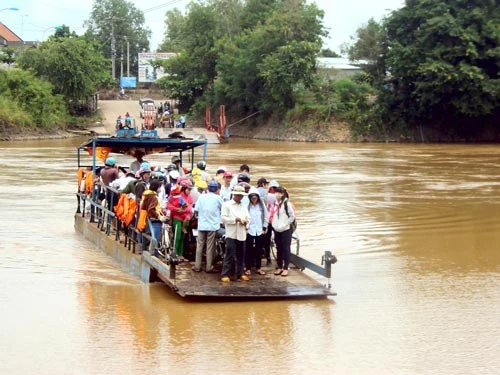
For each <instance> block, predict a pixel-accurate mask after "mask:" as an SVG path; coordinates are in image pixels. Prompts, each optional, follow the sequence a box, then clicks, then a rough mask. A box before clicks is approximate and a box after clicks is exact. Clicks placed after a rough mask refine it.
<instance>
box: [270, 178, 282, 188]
mask: <svg viewBox="0 0 500 375" xmlns="http://www.w3.org/2000/svg"><path fill="white" fill-rule="evenodd" d="M278 186H280V184H278V181H276V180H271V181H270V182H269V187H270V188H272V187H274V188H276V187H278Z"/></svg>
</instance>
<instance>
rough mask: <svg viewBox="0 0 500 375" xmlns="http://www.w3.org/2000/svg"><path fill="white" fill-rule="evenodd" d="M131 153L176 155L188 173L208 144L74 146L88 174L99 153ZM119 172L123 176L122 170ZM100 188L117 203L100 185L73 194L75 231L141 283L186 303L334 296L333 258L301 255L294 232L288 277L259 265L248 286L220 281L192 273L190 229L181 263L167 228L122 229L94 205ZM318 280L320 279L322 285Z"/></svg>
mask: <svg viewBox="0 0 500 375" xmlns="http://www.w3.org/2000/svg"><path fill="white" fill-rule="evenodd" d="M135 149H140V150H142V151H143V152H144V153H145V154H146V155H149V154H165V156H166V157H167V158H169V159H170V157H171V156H173V155H178V156H179V157H180V158H181V160H182V165H186V164H189V163H190V164H191V169H193V167H194V161H195V160H205V159H206V150H207V141H206V140H198V139H186V138H178V137H175V134H174V136H173V137H171V138H159V137H157V136H156V135H148V134H147V133H146V134H142V135H136V136H132V137H131V136H127V137H95V138H92V139H90V140H88V141H86V142H84V143H83V144H81V145H80V146H79V147H78V148H77V155H78V168H79V170H80V169H81V168H90V167H92V171H93V174H94V175H96V170H97V169H98V168H99V166H98V163H99V158H98V156H99V153H100V152H103V151H104V152H106V154H109V155H112V154H121V155H125V154H131V150H135ZM200 152H201V155H200ZM101 156H102V155H101ZM120 169H121V170H122V171H124V172H126V168H123V167H120ZM100 189H106V190H107V191H108V192H110V193H111V194H112V195H114V196H115V197H116V199H118V195H119V194H120V192H119V191H117V190H115V189H113V188H111V187H107V186H106V187H105V186H99V183H95V184H94V186H93V188H92V192H91V194H87V193H82V192H78V193H77V198H78V207H77V210H76V213H75V217H74V219H75V229H76V230H77V231H78V232H79V233H81V234H82V235H83V237H84V238H86V239H87V240H89V241H91V242H92V243H93V244H95V245H96V247H97V248H99V249H100V250H102V251H103V252H105V253H107V254H109V255H111V256H112V257H113V258H114V259H115V260H116V261H117V262H118V263H119V264H120V265H121V266H122V268H124V269H125V270H127V271H128V272H131V273H133V274H135V275H137V276H138V277H140V279H141V280H142V281H143V282H156V281H161V282H163V283H165V284H166V285H167V286H168V287H169V288H170V289H172V291H174V292H175V293H176V294H177V295H179V296H181V297H185V298H191V299H217V300H228V299H229V300H249V299H307V298H327V297H329V296H334V295H336V293H335V292H333V291H332V289H331V272H332V271H331V268H332V265H333V264H334V263H335V262H336V261H337V259H336V257H335V256H334V255H333V254H332V253H331V252H330V251H325V252H324V254H323V255H322V257H321V265H318V264H316V263H313V262H311V261H309V260H307V259H305V258H303V257H301V256H300V255H299V251H300V238H299V236H298V235H296V234H294V238H293V242H292V243H293V244H294V249H292V254H291V265H290V271H289V274H288V277H277V276H275V275H274V274H273V272H272V271H273V269H272V268H271V267H272V266H267V267H266V266H264V267H262V269H263V270H264V271H267V273H266V275H254V276H252V277H251V279H250V281H248V282H230V283H222V282H221V281H220V275H219V274H217V273H215V274H212V273H210V274H209V273H205V272H193V271H192V265H193V264H194V256H195V248H196V238H195V233H196V231H195V230H194V231H192V232H191V233H190V234H189V236H188V240H187V241H189V243H188V244H187V245H188V246H187V248H186V249H185V253H184V256H185V257H186V258H187V261H184V260H181V259H179V257H177V256H176V255H175V252H174V251H172V249H170V248H169V244H168V243H169V241H168V235H167V233H168V231H167V229H166V227H165V230H162V233H164V235H163V236H162V237H164V238H161V239H156V238H154V237H152V236H151V235H150V234H147V233H141V232H139V231H138V230H137V229H136V228H135V226H134V225H131V224H129V225H128V226H125V225H123V223H122V222H121V221H120V220H119V219H118V217H117V215H116V213H115V212H114V210H113V209H108V208H106V207H105V206H104V205H102V204H101V203H99V201H98V199H97V196H98V191H99V190H100ZM149 224H150V223H148V225H149ZM165 225H166V224H164V226H165ZM149 233H152V231H150V232H149ZM223 242H224V239H223V238H220V239H218V240H217V246H218V251H217V253H218V255H219V259H218V260H219V269H220V263H221V262H220V261H221V260H222V257H223V246H224V243H223ZM146 244H148V245H146ZM305 270H308V271H309V272H305ZM310 271H312V272H313V273H316V274H318V275H320V276H321V277H320V278H318V277H312V276H311V275H309V274H308V273H310ZM318 279H322V280H324V283H323V282H320V281H318Z"/></svg>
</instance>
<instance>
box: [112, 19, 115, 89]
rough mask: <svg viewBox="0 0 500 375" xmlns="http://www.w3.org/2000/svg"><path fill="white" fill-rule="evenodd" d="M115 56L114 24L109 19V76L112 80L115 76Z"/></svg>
mask: <svg viewBox="0 0 500 375" xmlns="http://www.w3.org/2000/svg"><path fill="white" fill-rule="evenodd" d="M115 57H116V51H115V25H114V23H113V20H111V71H112V72H111V76H112V77H113V80H114V79H115V78H116V76H115Z"/></svg>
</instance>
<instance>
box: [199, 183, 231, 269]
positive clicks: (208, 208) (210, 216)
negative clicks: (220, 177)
mask: <svg viewBox="0 0 500 375" xmlns="http://www.w3.org/2000/svg"><path fill="white" fill-rule="evenodd" d="M219 186H220V185H219V184H218V183H217V181H213V180H212V181H210V182H209V183H208V193H207V194H202V195H200V197H199V198H198V200H197V201H196V205H195V206H194V211H195V212H196V213H197V214H198V237H197V239H196V260H195V264H194V267H193V271H195V272H200V271H201V260H202V257H203V250H206V261H207V263H206V267H205V271H206V272H207V273H213V272H214V266H213V259H214V255H215V234H216V232H217V230H218V229H219V228H220V223H221V210H222V204H223V203H224V201H223V200H222V198H221V197H220V196H219V195H218V194H217V192H218V191H219V189H220V187H219Z"/></svg>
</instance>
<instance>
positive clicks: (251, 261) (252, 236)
mask: <svg viewBox="0 0 500 375" xmlns="http://www.w3.org/2000/svg"><path fill="white" fill-rule="evenodd" d="M248 198H249V200H250V203H249V204H248V213H249V214H250V225H249V226H248V233H247V240H246V246H245V267H246V271H245V275H247V276H248V275H250V274H251V272H252V271H251V270H252V267H255V273H257V274H258V275H265V274H266V273H265V272H264V271H263V270H261V269H260V267H261V262H262V261H261V258H262V249H263V245H264V243H263V241H264V233H266V231H267V225H268V222H269V213H268V212H267V208H266V205H265V204H264V202H263V200H262V198H261V197H260V195H259V191H258V190H257V189H256V188H251V189H250V191H249V192H248Z"/></svg>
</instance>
